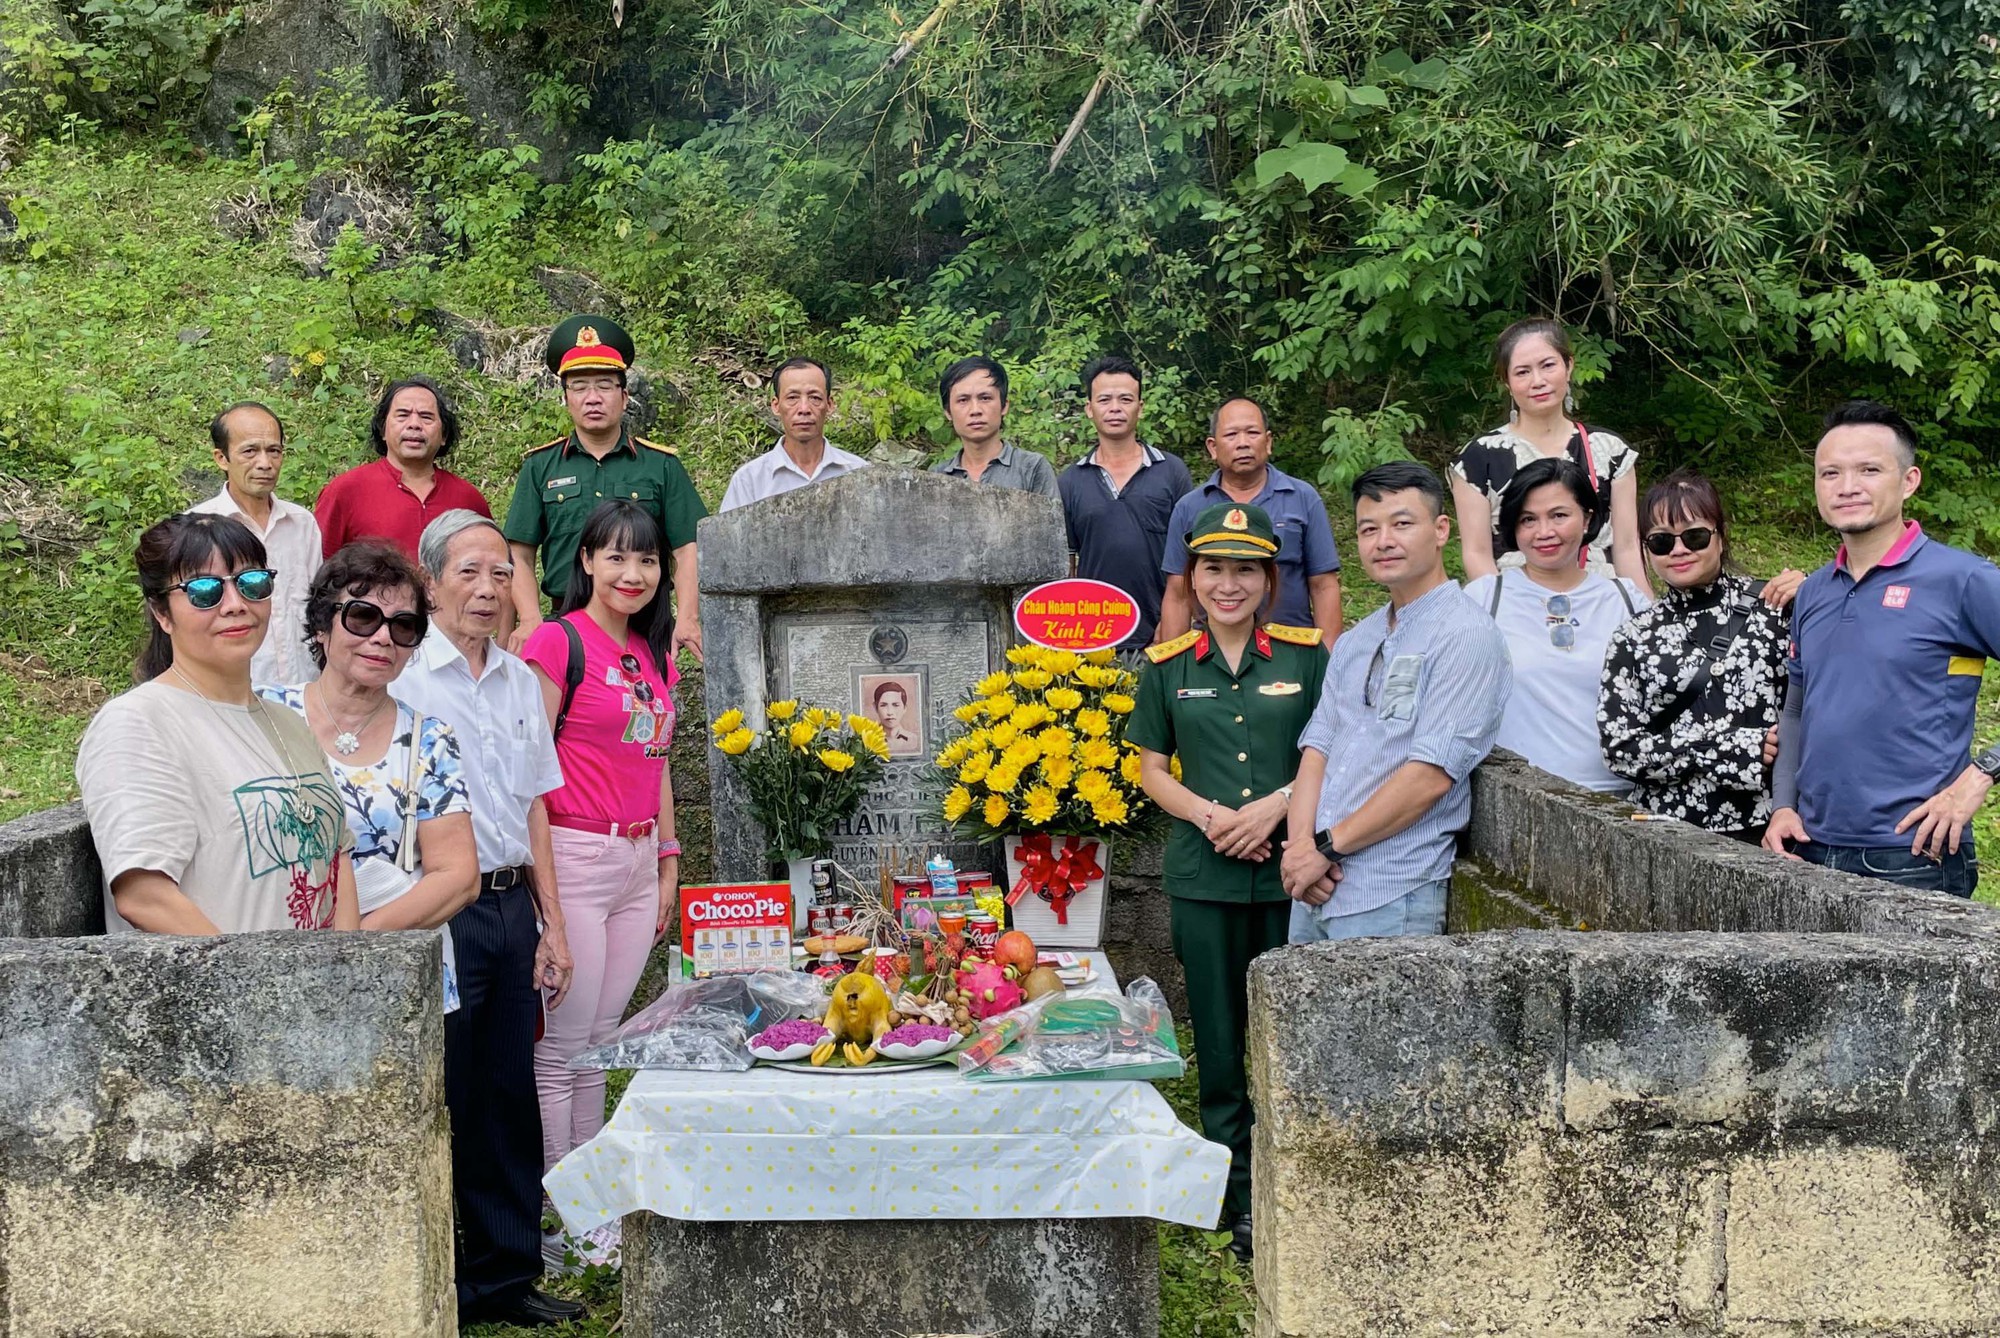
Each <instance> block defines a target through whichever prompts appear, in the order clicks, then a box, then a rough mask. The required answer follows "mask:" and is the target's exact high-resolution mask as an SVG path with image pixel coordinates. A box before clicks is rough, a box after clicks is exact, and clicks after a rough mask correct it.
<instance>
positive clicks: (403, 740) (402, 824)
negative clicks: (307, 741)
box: [258, 540, 479, 1012]
mask: <svg viewBox="0 0 2000 1338" xmlns="http://www.w3.org/2000/svg"><path fill="white" fill-rule="evenodd" d="M429 616H430V605H429V601H428V599H427V597H426V595H425V593H424V579H423V573H422V571H421V569H420V568H418V567H417V566H416V564H415V563H413V562H411V561H410V560H409V558H407V557H405V556H404V555H403V553H402V551H401V550H400V549H398V548H395V547H393V546H392V545H390V544H387V543H383V542H381V541H379V540H357V541H356V542H354V543H351V544H348V545H347V546H346V547H345V548H342V549H341V550H340V551H339V552H337V553H335V554H334V555H333V556H332V557H330V558H328V559H327V560H326V561H325V562H324V563H322V564H321V565H320V569H319V571H318V572H317V573H316V574H315V575H314V576H313V582H312V588H311V589H310V590H309V591H307V593H306V617H305V625H304V626H303V627H302V628H299V629H297V632H296V633H295V634H298V635H303V636H304V638H305V641H306V651H307V653H308V654H309V655H311V656H312V659H313V662H314V663H315V664H317V665H318V666H319V669H320V676H319V677H318V678H316V679H314V680H313V681H312V682H311V683H304V684H293V685H290V686H269V687H263V688H259V689H258V691H260V692H262V693H263V694H264V696H265V697H267V698H268V699H270V700H271V701H273V702H276V703H278V704H279V705H281V706H287V707H290V708H291V709H292V710H293V711H295V712H297V713H298V715H299V716H300V717H301V718H302V719H304V721H305V722H306V725H307V727H308V728H310V729H311V730H312V733H313V740H314V743H315V745H316V746H317V747H318V748H319V749H320V751H321V752H323V753H324V754H325V755H326V760H327V764H328V765H329V766H330V767H331V768H332V770H333V777H334V784H335V786H336V787H337V788H338V789H339V791H340V796H341V801H342V807H343V809H344V811H345V814H346V818H347V826H348V829H349V830H350V831H352V832H353V834H354V879H355V890H356V893H357V896H358V899H359V904H360V908H361V927H362V928H363V929H444V927H445V924H446V922H447V921H449V920H450V919H451V917H452V916H454V915H456V914H458V912H459V911H460V910H462V909H464V908H465V907H466V906H467V905H469V904H471V902H472V901H473V899H474V898H475V897H477V896H478V895H479V857H478V853H477V851H476V850H475V849H474V847H473V838H472V803H471V800H470V798H469V797H468V796H467V794H466V790H465V781H464V778H463V776H462V774H461V767H460V762H459V753H458V738H457V736H456V735H455V734H453V732H452V728H451V726H450V725H447V724H446V723H445V722H444V721H442V720H440V719H438V718H437V717H436V716H425V717H423V718H422V719H421V720H420V719H419V718H418V716H417V713H416V712H415V711H413V710H412V709H411V708H410V707H409V706H407V705H405V704H404V703H402V702H400V701H397V700H396V699H395V698H394V697H393V696H391V695H390V693H389V684H390V683H391V682H393V681H394V680H395V677H396V675H398V674H400V673H401V672H402V671H403V666H404V665H406V664H408V663H409V661H410V656H411V655H412V654H413V653H414V652H415V649H416V647H417V645H418V643H420V642H421V641H422V640H423V639H424V635H425V633H426V632H427V631H428V630H429ZM442 951H443V954H444V963H445V1011H446V1012H450V1011H452V1010H453V1009H455V1008H457V1006H458V982H457V973H456V970H455V961H454V954H453V951H452V946H451V938H450V934H449V931H447V932H446V933H445V934H444V936H443V945H442Z"/></svg>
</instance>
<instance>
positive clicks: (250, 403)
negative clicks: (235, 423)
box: [208, 400, 285, 455]
mask: <svg viewBox="0 0 2000 1338" xmlns="http://www.w3.org/2000/svg"><path fill="white" fill-rule="evenodd" d="M244 409H255V410H257V411H258V412H259V413H261V414H264V415H265V416H266V417H268V418H269V419H270V420H271V421H272V422H274V423H276V424H277V425H278V445H280V446H283V445H284V444H285V420H284V419H282V418H280V417H278V415H277V413H276V412H274V411H273V410H272V408H271V406H270V405H268V404H262V403H259V402H258V401H256V400H238V401H237V402H236V403H234V404H232V405H230V406H229V407H228V408H227V409H224V410H223V411H222V412H221V413H219V414H217V415H216V416H215V417H213V418H211V419H209V420H208V439H209V441H210V442H211V443H212V444H213V445H214V446H215V449H216V450H217V451H220V452H221V453H222V454H223V455H228V454H229V422H228V420H229V417H230V415H231V414H235V413H240V412H241V411H242V410H244Z"/></svg>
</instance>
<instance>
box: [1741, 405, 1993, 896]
mask: <svg viewBox="0 0 2000 1338" xmlns="http://www.w3.org/2000/svg"><path fill="white" fill-rule="evenodd" d="M1916 450H1917V439H1916V434H1915V433H1914V432H1912V431H1911V429H1910V425H1909V423H1908V422H1907V421H1905V420H1904V418H1903V416H1902V415H1901V414H1899V413H1897V412H1896V411H1895V410H1894V409H1891V408H1888V407H1887V406H1885V405H1881V404H1876V403H1873V402H1871V401H1868V400H1855V401H1852V402H1850V403H1847V404H1843V405H1840V406H1839V407H1838V408H1836V409H1834V410H1833V411H1832V412H1831V413H1829V414H1828V415H1827V416H1826V434H1825V435H1824V436H1822V437H1821V438H1820V442H1819V449H1818V451H1817V452H1816V454H1815V457H1814V466H1813V468H1814V490H1815V491H1816V492H1817V494H1818V497H1819V513H1820V515H1821V516H1822V517H1823V518H1824V519H1825V520H1826V523H1827V524H1829V525H1831V526H1832V527H1833V528H1834V529H1835V530H1836V531H1838V532H1839V534H1840V536H1841V540H1842V542H1841V546H1840V550H1839V552H1838V553H1836V554H1835V556H1834V560H1833V562H1832V563H1831V564H1829V565H1828V566H1825V567H1821V568H1820V569H1819V570H1818V571H1816V572H1814V573H1813V574H1812V575H1811V576H1809V577H1807V578H1806V582H1805V584H1804V585H1803V586H1801V587H1800V589H1799V594H1798V599H1797V601H1796V602H1795V603H1794V604H1793V606H1792V654H1791V659H1790V662H1789V664H1788V666H1787V668H1788V669H1789V672H1790V675H1791V686H1790V689H1789V691H1788V692H1787V694H1786V698H1785V711H1784V715H1783V716H1782V717H1781V718H1780V720H1779V723H1778V758H1777V762H1776V765H1775V769H1774V772H1773V775H1772V786H1771V788H1772V806H1773V810H1774V811H1773V812H1772V814H1771V823H1770V826H1769V827H1768V828H1767V829H1766V830H1765V832H1764V845H1765V847H1766V848H1767V849H1769V850H1774V851H1777V852H1778V853H1780V854H1790V855H1793V856H1794V857H1796V858H1802V859H1807V860H1811V861H1812V862H1813V863H1815V864H1823V865H1826V866H1827V867H1829V868H1834V869H1841V870H1844V871H1846V872H1848V873H1858V874H1862V875H1864V876H1866V877H1870V878H1881V879H1885V880H1887V881H1890V882H1894V883H1897V884H1900V885H1902V886H1904V887H1915V888H1923V889H1927V890H1930V891H1937V892H1949V893H1951V894H1953V895H1955V896H1961V897H1969V896H1971V895H1972V889H1973V887H1974V885H1975V884H1976V883H1977V882H1978V881H1979V865H1978V862H1977V860H1976V859H1975V858H1974V854H1973V848H1972V833H1971V831H1970V830H1969V829H1968V827H1967V824H1968V823H1969V822H1970V821H1971V820H1972V816H1973V814H1974V813H1976V812H1978V810H1979V804H1980V801H1981V800H1983V799H1984V798H1985V797H1986V792H1987V791H1988V790H1989V789H1991V788H1992V786H1993V780H1994V777H1995V775H1996V774H2000V749H1995V750H1992V751H1989V752H1987V753H1985V754H1982V755H1981V756H1980V757H1978V758H1977V759H1971V760H1970V761H1968V759H1970V758H1971V753H1972V727H1973V710H1974V707H1975V706H1976V705H1977V703H1978V699H1979V680H1980V674H1981V671H1982V670H1983V669H1984V668H1985V661H1986V660H1987V659H1988V658H1989V657H1992V656H1995V655H2000V569H1996V568H1995V567H1994V566H1993V564H1992V563H1990V562H1988V561H1986V560H1985V559H1984V558H1980V557H1976V556H1974V555H1973V554H1970V553H1965V552H1961V551H1960V550H1958V549H1956V548H1951V547H1948V546H1946V545H1944V544H1941V543H1938V542H1937V541H1935V540H1933V539H1930V538H1927V537H1926V536H1925V535H1924V532H1923V530H1922V528H1921V527H1919V526H1918V525H1917V523H1916V522H1915V521H1908V520H1905V519H1904V518H1903V503H1904V502H1905V501H1907V500H1908V499H1909V497H1910V496H1911V494H1913V493H1915V492H1916V490H1917V484H1918V483H1919V482H1920V481H1921V479H1922V477H1923V475H1922V473H1921V471H1919V470H1918V468H1917V463H1916Z"/></svg>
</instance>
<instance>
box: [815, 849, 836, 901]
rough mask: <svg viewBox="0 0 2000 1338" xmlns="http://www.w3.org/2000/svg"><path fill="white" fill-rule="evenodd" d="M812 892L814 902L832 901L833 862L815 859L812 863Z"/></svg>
mask: <svg viewBox="0 0 2000 1338" xmlns="http://www.w3.org/2000/svg"><path fill="white" fill-rule="evenodd" d="M812 890H813V900H814V901H831V900H833V861H832V860H830V859H816V860H814V861H813V862H812Z"/></svg>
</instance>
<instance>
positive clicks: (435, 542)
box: [417, 506, 507, 581]
mask: <svg viewBox="0 0 2000 1338" xmlns="http://www.w3.org/2000/svg"><path fill="white" fill-rule="evenodd" d="M480 525H484V526H485V527H486V528H487V529H489V530H491V531H493V532H494V533H495V534H498V535H499V536H500V540H501V542H502V543H505V542H506V540H507V536H506V534H505V533H504V532H502V530H501V529H500V527H499V526H498V525H496V524H494V523H493V519H492V517H490V516H482V515H480V514H479V513H478V512H477V511H468V510H466V509H465V508H464V507H462V506H461V507H456V508H454V509H452V510H450V511H447V512H445V513H444V514H443V515H441V516H439V517H438V518H437V519H436V520H434V521H432V522H431V523H430V524H428V525H426V526H424V532H423V535H422V536H421V537H420V538H419V539H418V540H417V561H419V562H421V563H423V564H424V570H425V571H427V572H429V573H430V576H431V579H432V580H433V581H438V580H442V579H444V559H445V553H446V552H447V550H449V549H450V548H451V541H452V540H453V539H456V538H457V537H458V536H459V535H461V534H464V533H465V532H466V531H467V530H469V529H473V528H476V527H477V526H480Z"/></svg>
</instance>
